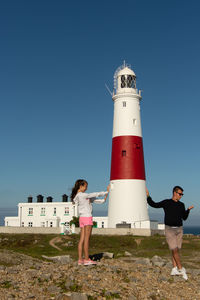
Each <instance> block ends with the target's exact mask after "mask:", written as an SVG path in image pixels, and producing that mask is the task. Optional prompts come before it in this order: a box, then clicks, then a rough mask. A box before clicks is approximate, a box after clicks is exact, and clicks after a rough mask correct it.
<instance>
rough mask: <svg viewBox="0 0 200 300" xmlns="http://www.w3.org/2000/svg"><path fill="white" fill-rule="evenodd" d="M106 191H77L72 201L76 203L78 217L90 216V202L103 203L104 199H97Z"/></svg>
mask: <svg viewBox="0 0 200 300" xmlns="http://www.w3.org/2000/svg"><path fill="white" fill-rule="evenodd" d="M107 194H108V192H99V193H89V194H88V193H82V192H80V193H78V194H77V195H76V196H75V198H74V200H73V201H74V203H75V204H77V205H78V214H79V216H80V217H91V216H92V203H98V204H101V203H104V202H105V200H104V199H97V198H98V197H104V196H105V195H107Z"/></svg>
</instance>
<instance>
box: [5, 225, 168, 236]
mask: <svg viewBox="0 0 200 300" xmlns="http://www.w3.org/2000/svg"><path fill="white" fill-rule="evenodd" d="M79 231H80V229H79V228H76V229H75V233H76V234H78V233H79ZM0 233H10V234H17V233H18V234H23V233H35V234H61V228H60V227H13V226H10V227H9V226H0ZM92 234H99V235H139V236H151V235H154V234H160V235H164V230H152V229H141V228H93V229H92Z"/></svg>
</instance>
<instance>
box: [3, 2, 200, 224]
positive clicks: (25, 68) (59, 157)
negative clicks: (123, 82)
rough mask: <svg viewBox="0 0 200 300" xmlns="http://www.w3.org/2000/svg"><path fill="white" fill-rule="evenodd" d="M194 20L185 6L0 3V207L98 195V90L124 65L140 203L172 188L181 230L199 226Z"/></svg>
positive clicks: (108, 135) (196, 6)
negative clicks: (128, 74)
mask: <svg viewBox="0 0 200 300" xmlns="http://www.w3.org/2000/svg"><path fill="white" fill-rule="evenodd" d="M199 14H200V2H199V1H195V0H193V1H189V2H188V1H185V0H183V1H177V0H173V1H171V0H170V1H160V0H156V1H154V0H152V1H148V0H146V1H141V0H140V1H139V0H138V1H134V0H128V1H116V0H115V1H113V0H111V1H104V0H102V1H92V0H91V1H87V0H86V1H74V2H72V1H64V0H60V1H51V0H48V1H47V0H46V1H41V0H34V1H27V0H23V1H22V0H18V1H15V0H10V1H5V0H4V1H1V2H0V40H1V46H0V102H1V109H0V138H1V147H0V201H1V204H0V206H1V207H13V206H16V205H17V203H18V202H24V201H26V199H27V196H28V195H32V196H33V197H34V199H35V197H36V195H38V194H43V195H44V196H45V197H47V196H49V195H51V196H53V197H54V200H56V201H60V200H61V195H62V194H64V193H67V194H70V188H71V187H72V186H73V184H74V181H75V180H76V179H77V178H80V177H81V178H86V179H87V180H88V182H89V191H98V190H102V189H105V187H106V185H107V184H108V182H109V175H110V160H111V143H112V121H113V103H112V99H111V96H110V95H109V93H108V92H107V90H106V89H105V83H107V85H108V86H109V87H110V89H111V90H112V88H113V74H114V72H115V70H116V69H117V68H118V67H119V66H120V65H122V63H123V60H126V62H127V63H129V64H130V65H131V67H132V68H133V70H134V72H135V73H136V75H137V87H138V88H140V89H142V90H143V93H142V96H143V99H142V102H141V114H142V130H143V142H144V154H145V168H146V177H147V186H148V188H149V190H150V192H151V195H152V197H153V199H154V200H155V201H159V200H162V199H165V198H168V197H170V196H171V189H172V187H173V186H174V185H176V184H178V185H181V186H183V188H184V190H185V191H184V192H185V195H184V198H183V200H184V202H185V204H186V206H188V205H191V204H194V206H195V209H194V210H193V211H191V216H190V222H193V221H194V220H198V218H199V214H200V199H199V195H198V192H199V166H200V154H199V152H200V139H199V130H200V125H199V124H200V121H199V111H200V89H199V70H200V55H199V53H200V39H199V31H200V18H199ZM106 207H107V206H106V205H103V206H101V207H98V209H101V210H106ZM150 212H151V215H152V216H154V213H156V210H155V209H150ZM157 212H158V211H157ZM160 213H161V214H162V211H160ZM188 223H189V222H188Z"/></svg>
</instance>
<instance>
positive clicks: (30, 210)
mask: <svg viewBox="0 0 200 300" xmlns="http://www.w3.org/2000/svg"><path fill="white" fill-rule="evenodd" d="M28 215H29V216H32V215H33V208H32V207H29V209H28Z"/></svg>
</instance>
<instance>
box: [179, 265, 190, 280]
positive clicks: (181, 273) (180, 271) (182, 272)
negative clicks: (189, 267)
mask: <svg viewBox="0 0 200 300" xmlns="http://www.w3.org/2000/svg"><path fill="white" fill-rule="evenodd" d="M179 273H180V275H182V277H183V279H185V280H188V276H187V274H186V270H185V268H182V269H179Z"/></svg>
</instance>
